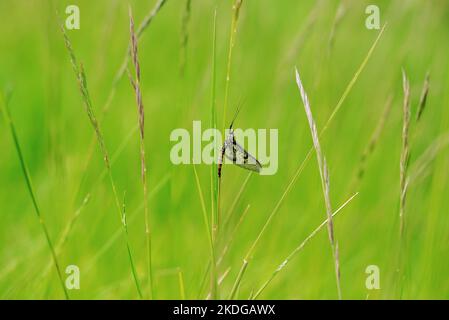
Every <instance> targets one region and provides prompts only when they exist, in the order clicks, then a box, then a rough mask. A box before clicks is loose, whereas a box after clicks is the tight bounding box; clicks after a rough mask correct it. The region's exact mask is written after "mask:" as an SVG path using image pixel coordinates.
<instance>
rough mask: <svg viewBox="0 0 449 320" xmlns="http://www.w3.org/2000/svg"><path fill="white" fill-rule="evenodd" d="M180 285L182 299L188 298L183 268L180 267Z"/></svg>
mask: <svg viewBox="0 0 449 320" xmlns="http://www.w3.org/2000/svg"><path fill="white" fill-rule="evenodd" d="M178 285H179V294H180V296H181V300H185V299H186V290H185V286H184V277H183V275H182V269H181V268H178Z"/></svg>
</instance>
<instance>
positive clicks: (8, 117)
mask: <svg viewBox="0 0 449 320" xmlns="http://www.w3.org/2000/svg"><path fill="white" fill-rule="evenodd" d="M0 100H1V106H2V112H3V115H4V117H5V120H6V122H7V124H8V126H9V130H10V132H11V137H12V139H13V141H14V146H15V148H16V152H17V155H18V157H19V161H20V167H21V169H22V173H23V176H24V178H25V182H26V185H27V189H28V193H29V194H30V197H31V201H32V203H33V207H34V211H35V212H36V215H37V218H38V219H39V223H40V225H41V228H42V232H43V233H44V236H45V239H46V240H47V244H48V247H49V249H50V252H51V256H52V260H53V264H54V266H55V268H56V272H57V274H58V279H59V282H60V284H61V286H62V290H63V292H64V296H65V298H66V299H69V293H68V291H67V288H66V286H65V284H64V280H63V276H62V272H61V267H60V264H59V261H58V258H57V255H56V251H55V247H54V246H53V242H52V241H51V238H50V234H49V232H48V228H47V224H46V223H45V220H44V217H43V216H42V214H41V210H40V208H39V205H38V203H37V198H36V193H35V192H34V188H33V183H32V181H31V175H30V173H29V171H28V166H27V164H26V161H25V157H24V155H23V153H22V148H21V147H20V143H19V137H18V135H17V132H16V128H15V126H14V122H13V120H12V117H11V114H10V112H9V108H8V103H9V98H8V97H4V94H3V92H0Z"/></svg>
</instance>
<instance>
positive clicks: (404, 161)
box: [399, 70, 410, 239]
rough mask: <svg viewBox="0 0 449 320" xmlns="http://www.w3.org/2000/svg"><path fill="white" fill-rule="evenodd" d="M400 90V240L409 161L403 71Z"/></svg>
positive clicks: (407, 105)
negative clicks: (401, 102)
mask: <svg viewBox="0 0 449 320" xmlns="http://www.w3.org/2000/svg"><path fill="white" fill-rule="evenodd" d="M402 88H403V92H404V100H403V104H402V113H403V121H402V148H401V158H400V163H399V168H400V201H399V233H400V236H401V239H402V238H403V236H404V232H405V230H404V229H405V203H406V199H407V189H408V183H407V171H408V165H409V159H410V147H409V131H410V83H409V80H408V78H407V75H406V73H405V71H404V70H402Z"/></svg>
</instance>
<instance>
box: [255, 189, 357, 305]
mask: <svg viewBox="0 0 449 320" xmlns="http://www.w3.org/2000/svg"><path fill="white" fill-rule="evenodd" d="M357 195H358V192H357V193H355V194H353V195H352V196H351V197H350V198H349V199H348V200H346V201H345V203H343V204H342V205H341V206H340V207H339V208H338V209H337V210H335V211H334V213H333V214H332V218H333V217H335V216H336V215H337V214H338V213H339V212H340V211H341V210H342V209H343V208H344V207H346V206H347V205H348V204H349V203H350V202H351V201H352V200H353V199H354V198H355V197H356V196H357ZM327 225H328V219H326V220H324V221H323V222H322V223H321V224H320V225H319V226H318V227H316V228H315V230H313V231H312V233H311V234H310V235H309V236H307V237H306V238H305V239H304V240H303V241H302V242H301V244H300V245H299V246H297V247H296V248H295V249H294V250H293V251H292V252H291V253H290V254H289V255H288V256H287V257H286V258H285V259H284V261H283V262H282V263H281V264H279V266H278V267H277V268H276V269H275V270H274V271H273V273H272V274H271V276H270V277H269V278H268V280H267V281H265V282H264V283H263V285H262V286H261V287H260V289H259V290H257V292H256V293H255V294H254V295H253V296H252V298H251V299H257V298H258V297H259V296H260V294H261V293H262V292H263V291H264V290H265V289H266V288H267V286H268V285H269V284H270V283H271V281H273V279H274V278H275V277H276V276H277V275H278V274H279V272H281V271H282V270H283V269H284V268H285V267H286V266H287V264H288V263H289V262H290V261H292V259H293V258H294V257H295V256H296V255H297V254H298V253H299V252H301V251H302V250H303V249H304V247H305V246H306V244H307V243H308V242H309V241H310V240H311V239H312V238H313V237H315V235H316V234H317V233H318V232H319V231H320V230H321V229H322V228H324V226H327Z"/></svg>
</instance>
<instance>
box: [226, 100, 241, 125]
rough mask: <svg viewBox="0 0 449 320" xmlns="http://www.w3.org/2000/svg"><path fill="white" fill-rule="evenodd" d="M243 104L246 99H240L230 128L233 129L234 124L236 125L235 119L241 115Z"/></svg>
mask: <svg viewBox="0 0 449 320" xmlns="http://www.w3.org/2000/svg"><path fill="white" fill-rule="evenodd" d="M243 104H244V100H242V99H240V102H239V104H238V105H237V110H236V111H235V113H234V117H233V118H232V121H231V125H230V126H229V130H231V129H232V126H233V125H234V121H235V119H237V116H238V115H239V113H240V110H241V109H242V106H243Z"/></svg>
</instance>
